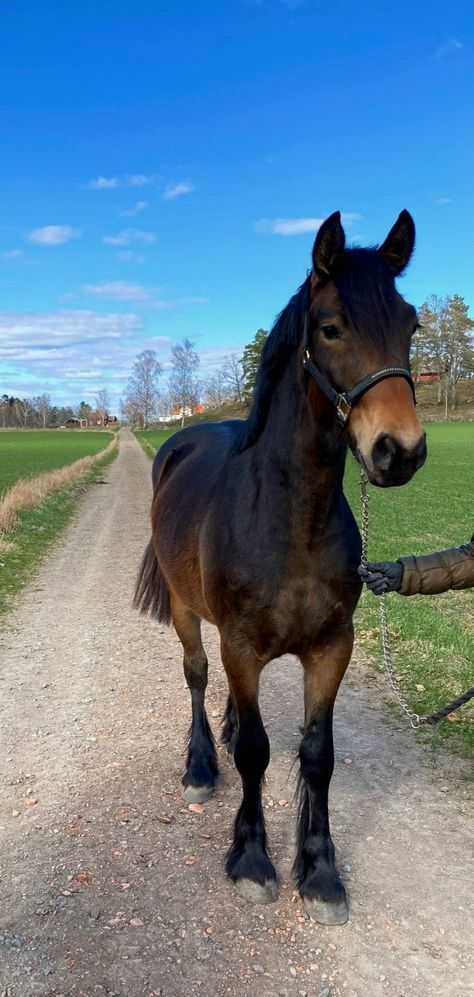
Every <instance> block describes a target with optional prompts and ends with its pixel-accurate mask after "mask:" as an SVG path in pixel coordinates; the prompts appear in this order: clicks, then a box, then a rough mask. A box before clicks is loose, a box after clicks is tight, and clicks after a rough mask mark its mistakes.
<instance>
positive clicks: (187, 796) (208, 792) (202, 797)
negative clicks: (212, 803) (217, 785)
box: [181, 786, 214, 803]
mask: <svg viewBox="0 0 474 997" xmlns="http://www.w3.org/2000/svg"><path fill="white" fill-rule="evenodd" d="M181 795H182V797H183V800H184V801H185V803H205V802H206V800H210V799H211V796H213V795H214V786H183V792H182V794H181Z"/></svg>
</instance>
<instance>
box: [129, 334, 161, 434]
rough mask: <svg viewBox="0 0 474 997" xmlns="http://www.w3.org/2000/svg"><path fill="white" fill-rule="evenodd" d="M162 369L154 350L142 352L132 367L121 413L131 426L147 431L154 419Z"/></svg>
mask: <svg viewBox="0 0 474 997" xmlns="http://www.w3.org/2000/svg"><path fill="white" fill-rule="evenodd" d="M162 372H163V367H162V365H161V363H160V361H159V360H158V359H157V356H156V353H155V350H143V351H142V353H139V355H138V356H137V359H136V360H135V363H134V365H133V367H132V373H131V375H130V378H129V380H128V384H127V388H126V391H125V395H124V398H123V399H122V403H121V406H122V413H123V414H124V416H125V418H126V419H127V421H128V422H130V423H131V424H132V425H133V426H141V428H142V429H148V426H149V425H150V422H151V421H152V420H153V419H154V418H155V417H156V413H157V408H158V402H159V398H160V390H159V386H158V380H159V378H160V377H161V374H162Z"/></svg>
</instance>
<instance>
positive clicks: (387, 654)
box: [360, 469, 425, 728]
mask: <svg viewBox="0 0 474 997" xmlns="http://www.w3.org/2000/svg"><path fill="white" fill-rule="evenodd" d="M360 497H361V504H362V516H361V520H362V525H361V540H362V557H361V564H362V565H363V567H364V568H365V567H366V566H367V543H368V538H369V502H370V495H369V494H368V492H367V477H366V475H365V474H364V471H363V470H362V469H361V472H360ZM380 629H381V637H382V652H383V663H384V667H385V671H386V673H387V678H388V681H389V683H390V686H391V688H392V690H393V692H394V694H395V696H396V698H397V699H398V702H399V704H400V706H401V708H402V710H403V712H404V713H405V714H406V715H407V717H408V718H409V720H410V723H411V725H412V727H414V728H416V727H419V726H420V724H422V723H423V722H424V720H425V718H424V717H420V716H419V714H418V713H414V711H413V710H411V709H410V707H409V705H408V703H407V701H406V699H405V697H404V696H403V694H402V690H401V688H400V684H399V682H398V681H397V678H396V676H395V671H394V667H393V661H392V649H391V646H390V631H389V628H388V621H387V602H386V596H385V592H384V593H383V594H382V595H381V596H380Z"/></svg>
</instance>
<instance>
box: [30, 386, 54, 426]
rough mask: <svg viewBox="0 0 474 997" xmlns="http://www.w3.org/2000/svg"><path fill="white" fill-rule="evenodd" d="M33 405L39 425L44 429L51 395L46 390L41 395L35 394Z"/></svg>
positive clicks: (48, 414)
mask: <svg viewBox="0 0 474 997" xmlns="http://www.w3.org/2000/svg"><path fill="white" fill-rule="evenodd" d="M33 406H34V409H35V412H36V415H37V418H38V423H39V425H40V426H41V427H42V428H43V429H46V426H47V425H48V423H49V418H50V414H51V395H48V394H47V393H46V392H45V393H44V394H43V395H37V397H36V398H34V399H33Z"/></svg>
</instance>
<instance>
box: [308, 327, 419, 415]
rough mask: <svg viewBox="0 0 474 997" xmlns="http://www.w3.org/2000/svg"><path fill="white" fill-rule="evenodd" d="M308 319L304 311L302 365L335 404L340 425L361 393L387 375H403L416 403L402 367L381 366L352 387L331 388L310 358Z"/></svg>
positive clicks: (409, 376) (406, 372)
mask: <svg viewBox="0 0 474 997" xmlns="http://www.w3.org/2000/svg"><path fill="white" fill-rule="evenodd" d="M308 319H309V316H308V313H307V312H306V314H305V317H304V333H303V347H304V359H303V367H304V369H305V371H307V373H308V374H309V375H310V377H312V378H313V381H316V384H317V385H318V387H319V388H321V391H323V392H324V394H325V395H326V398H329V401H330V402H332V404H333V405H334V406H335V408H336V412H337V417H338V419H339V422H340V423H341V426H346V425H347V422H348V420H349V416H350V414H351V411H352V409H353V407H354V405H355V404H356V402H358V401H359V398H361V397H362V395H363V394H365V392H366V391H368V390H369V388H373V386H374V384H378V382H379V381H384V380H385V378H387V377H404V378H405V381H408V383H409V385H410V388H411V390H412V392H413V400H414V402H415V405H416V396H415V385H414V383H413V378H412V376H411V374H410V371H409V370H406V369H405V368H404V367H381V368H380V370H376V371H374V372H373V373H372V374H367V377H363V378H362V380H361V381H358V382H357V384H355V385H354V387H353V388H350V389H349V390H348V391H336V389H335V388H333V387H332V386H331V385H330V384H329V382H328V381H326V379H325V378H324V377H323V375H322V374H321V371H320V370H318V368H317V367H316V364H315V363H314V361H313V360H311V356H310V352H309V348H308V324H309V323H308Z"/></svg>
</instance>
